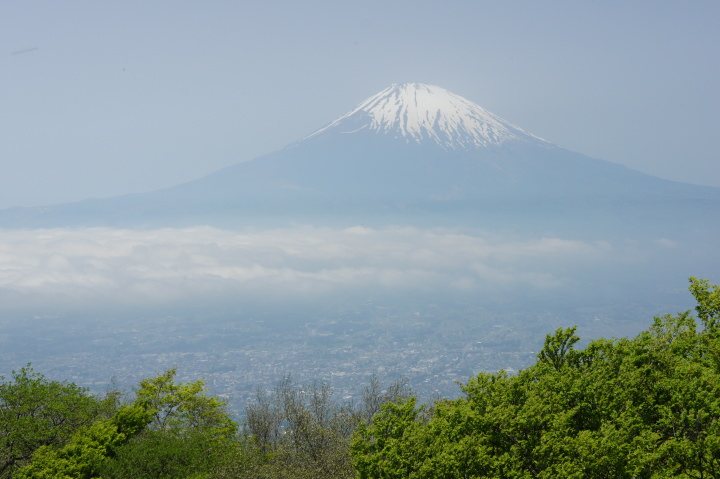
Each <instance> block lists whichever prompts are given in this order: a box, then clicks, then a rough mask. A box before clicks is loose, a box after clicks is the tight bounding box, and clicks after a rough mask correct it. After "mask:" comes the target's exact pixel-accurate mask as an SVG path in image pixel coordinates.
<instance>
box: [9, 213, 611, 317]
mask: <svg viewBox="0 0 720 479" xmlns="http://www.w3.org/2000/svg"><path fill="white" fill-rule="evenodd" d="M612 254H613V247H612V246H611V245H609V244H607V243H603V242H581V241H571V240H564V239H559V238H539V239H533V240H522V241H518V240H516V241H510V240H505V239H503V238H499V237H493V236H472V235H467V234H458V233H453V232H448V231H441V230H425V229H417V228H387V229H369V228H365V227H360V226H356V227H352V228H347V229H333V228H312V227H302V228H294V229H284V230H269V231H259V232H250V233H248V232H242V233H240V232H235V231H227V230H220V229H215V228H210V227H201V228H186V229H160V230H148V231H134V230H117V229H101V228H93V229H53V230H26V231H16V230H4V231H2V230H0V299H2V301H3V302H4V303H5V304H6V305H14V306H17V307H25V306H32V305H33V304H35V305H37V304H44V305H79V306H82V305H83V304H102V303H111V304H146V303H165V302H173V301H188V300H189V301H192V300H194V299H207V298H223V297H225V298H228V299H230V298H233V297H236V298H238V297H249V298H278V297H293V296H297V295H301V296H304V297H307V296H312V295H323V294H342V293H350V292H353V291H356V292H389V293H393V292H398V293H408V292H409V293H420V294H422V293H423V292H439V293H453V292H457V293H462V294H464V293H475V292H477V291H481V290H482V291H488V290H502V289H504V288H517V287H522V288H528V289H535V290H538V289H539V290H545V289H556V288H559V287H562V286H563V285H565V284H567V283H568V281H571V280H572V278H571V275H572V270H574V269H576V268H577V267H588V266H591V265H592V264H598V263H599V262H603V261H605V260H606V259H607V258H608V257H609V256H611V255H612Z"/></svg>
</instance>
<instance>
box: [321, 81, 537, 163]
mask: <svg viewBox="0 0 720 479" xmlns="http://www.w3.org/2000/svg"><path fill="white" fill-rule="evenodd" d="M363 129H367V130H370V131H374V132H377V133H384V134H390V135H393V136H394V137H396V138H404V139H405V141H407V142H411V141H415V142H418V143H423V142H427V141H431V142H435V143H437V144H438V145H440V146H441V147H443V148H445V149H471V148H477V147H487V146H491V145H500V144H502V143H504V142H506V141H508V140H523V141H532V142H541V143H545V144H546V145H549V143H548V142H546V141H545V140H543V139H542V138H538V137H536V136H534V135H531V134H530V133H528V132H526V131H524V130H522V129H521V128H519V127H517V126H515V125H513V124H511V123H509V122H507V121H505V120H503V119H502V118H500V117H498V116H497V115H494V114H493V113H491V112H489V111H487V110H486V109H485V108H483V107H481V106H480V105H477V104H476V103H473V102H471V101H470V100H467V99H466V98H463V97H461V96H459V95H455V94H454V93H451V92H449V91H447V90H445V89H444V88H440V87H438V86H434V85H426V84H424V83H403V84H394V85H392V86H391V87H389V88H386V89H385V90H383V91H381V92H380V93H377V94H376V95H373V96H371V97H370V98H368V99H367V100H365V101H363V102H362V103H360V104H359V105H358V106H357V107H356V108H355V109H353V110H351V111H350V112H348V113H346V114H345V115H343V116H341V117H339V118H338V119H336V120H335V121H333V122H332V123H330V124H329V125H327V126H326V127H324V128H321V129H320V130H318V131H316V132H314V133H312V134H311V135H309V136H308V137H307V138H311V137H314V136H316V135H318V134H320V133H323V132H327V131H335V132H339V133H354V132H357V131H360V130H363Z"/></svg>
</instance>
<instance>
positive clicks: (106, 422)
mask: <svg viewBox="0 0 720 479" xmlns="http://www.w3.org/2000/svg"><path fill="white" fill-rule="evenodd" d="M150 419H151V415H150V414H149V413H148V411H147V410H146V409H145V408H144V407H142V406H138V405H133V406H124V407H121V408H120V409H119V410H118V411H117V413H116V415H115V416H114V417H112V418H110V419H100V420H98V421H95V422H94V423H93V424H92V425H91V426H89V427H87V428H84V429H81V430H80V431H78V432H76V433H75V434H74V435H73V436H72V437H71V438H70V441H69V442H68V443H67V444H66V445H65V446H63V447H62V448H60V449H55V448H53V447H50V446H42V447H40V448H39V449H38V450H37V451H35V453H34V454H33V457H32V462H30V464H28V465H27V466H25V467H23V468H21V469H20V470H19V471H18V472H17V473H16V474H15V475H14V476H13V477H15V478H17V479H33V478H46V479H90V478H94V477H98V471H99V469H100V466H101V465H102V464H103V462H104V461H105V458H106V457H108V456H109V455H110V454H112V453H113V452H114V449H115V448H116V447H118V446H120V445H121V444H123V443H124V442H125V441H126V440H127V439H129V438H130V437H131V435H133V434H136V433H138V432H139V431H140V430H142V429H143V428H144V427H145V426H146V425H147V424H148V423H149V422H150Z"/></svg>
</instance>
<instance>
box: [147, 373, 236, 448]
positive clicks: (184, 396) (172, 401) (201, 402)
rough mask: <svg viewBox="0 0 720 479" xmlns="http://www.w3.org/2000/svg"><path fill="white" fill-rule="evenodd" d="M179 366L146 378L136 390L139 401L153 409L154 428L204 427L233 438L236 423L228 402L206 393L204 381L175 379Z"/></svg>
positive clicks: (187, 428)
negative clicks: (183, 382)
mask: <svg viewBox="0 0 720 479" xmlns="http://www.w3.org/2000/svg"><path fill="white" fill-rule="evenodd" d="M176 374H177V368H172V369H169V370H167V371H165V372H164V373H162V374H160V375H159V376H157V377H154V378H148V379H144V380H143V381H141V382H140V387H139V388H138V390H137V391H136V397H137V400H138V401H141V402H143V403H145V404H147V406H148V408H149V409H150V410H151V411H152V412H153V421H152V423H151V424H150V428H151V429H155V430H159V431H170V430H175V431H179V432H182V431H204V432H207V433H209V434H211V435H213V436H216V437H222V438H231V437H233V436H234V435H235V433H236V432H237V423H235V422H234V421H233V420H232V419H231V418H230V416H229V414H228V413H227V410H226V403H225V402H224V401H221V400H219V399H217V398H215V397H209V396H207V395H206V394H205V384H204V383H203V381H200V380H198V381H195V382H191V383H185V384H182V383H175V376H176Z"/></svg>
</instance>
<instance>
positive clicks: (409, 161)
mask: <svg viewBox="0 0 720 479" xmlns="http://www.w3.org/2000/svg"><path fill="white" fill-rule="evenodd" d="M718 208H720V188H712V187H701V186H695V185H689V184H683V183H678V182H673V181H668V180H663V179H660V178H656V177H653V176H650V175H646V174H643V173H640V172H638V171H635V170H631V169H629V168H626V167H624V166H620V165H617V164H614V163H610V162H607V161H602V160H598V159H594V158H590V157H587V156H584V155H581V154H578V153H574V152H571V151H568V150H565V149H562V148H560V147H558V146H556V145H553V144H552V143H550V142H548V141H546V140H543V139H541V138H538V137H536V136H534V135H532V134H530V133H528V132H526V131H524V130H522V129H521V128H519V127H517V126H515V125H512V124H511V123H509V122H507V121H505V120H503V119H502V118H500V117H498V116H496V115H494V114H492V113H490V112H489V111H487V110H485V109H484V108H482V107H481V106H479V105H477V104H475V103H473V102H471V101H469V100H467V99H465V98H462V97H460V96H457V95H455V94H453V93H450V92H448V91H447V90H444V89H442V88H439V87H436V86H431V85H425V84H421V83H406V84H401V85H393V86H391V87H389V88H387V89H385V90H383V91H381V92H380V93H378V94H376V95H374V96H372V97H370V98H368V99H367V100H365V101H364V102H362V103H361V104H360V105H358V106H357V107H356V108H355V109H353V110H351V111H350V112H348V113H346V114H345V115H342V116H341V117H339V118H338V119H336V120H335V121H333V122H331V123H330V124H329V125H327V126H325V127H323V128H321V129H319V130H317V131H316V132H314V133H312V134H310V135H308V136H307V137H305V138H303V139H302V140H300V141H298V142H296V143H294V144H292V145H289V146H288V147H286V148H285V149H283V150H281V151H278V152H275V153H271V154H269V155H265V156H262V157H260V158H257V159H255V160H252V161H247V162H243V163H238V164H236V165H233V166H231V167H228V168H225V169H222V170H220V171H217V172H215V173H213V174H211V175H208V176H206V177H204V178H200V179H198V180H195V181H192V182H189V183H185V184H181V185H178V186H175V187H172V188H168V189H164V190H159V191H154V192H150V193H144V194H137V195H128V196H121V197H115V198H109V199H93V200H86V201H82V202H78V203H70V204H63V205H53V206H47V207H43V208H14V209H10V210H4V211H1V212H0V227H4V228H14V227H52V226H123V227H157V226H179V225H183V226H187V225H196V224H211V225H217V226H231V227H236V226H269V225H275V226H277V225H287V224H292V223H313V224H321V223H322V224H357V223H368V224H374V225H384V224H414V225H423V226H461V227H472V228H482V229H489V228H492V229H504V230H510V231H532V232H540V233H547V234H555V233H564V234H567V233H568V232H574V233H576V234H581V233H584V232H590V231H593V232H602V231H605V232H608V231H617V230H618V229H627V230H632V231H635V232H642V231H649V232H650V231H651V232H652V233H653V234H659V233H662V232H663V231H666V230H669V232H668V234H670V232H673V231H674V232H677V231H681V230H686V231H690V230H692V231H695V233H697V232H698V231H699V230H698V229H697V228H698V227H699V228H701V229H703V228H706V227H707V225H708V221H707V219H708V218H707V215H714V216H717V215H716V212H717V211H718ZM715 219H717V218H715ZM703 231H704V230H703ZM712 231H713V232H714V231H716V230H715V229H712Z"/></svg>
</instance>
